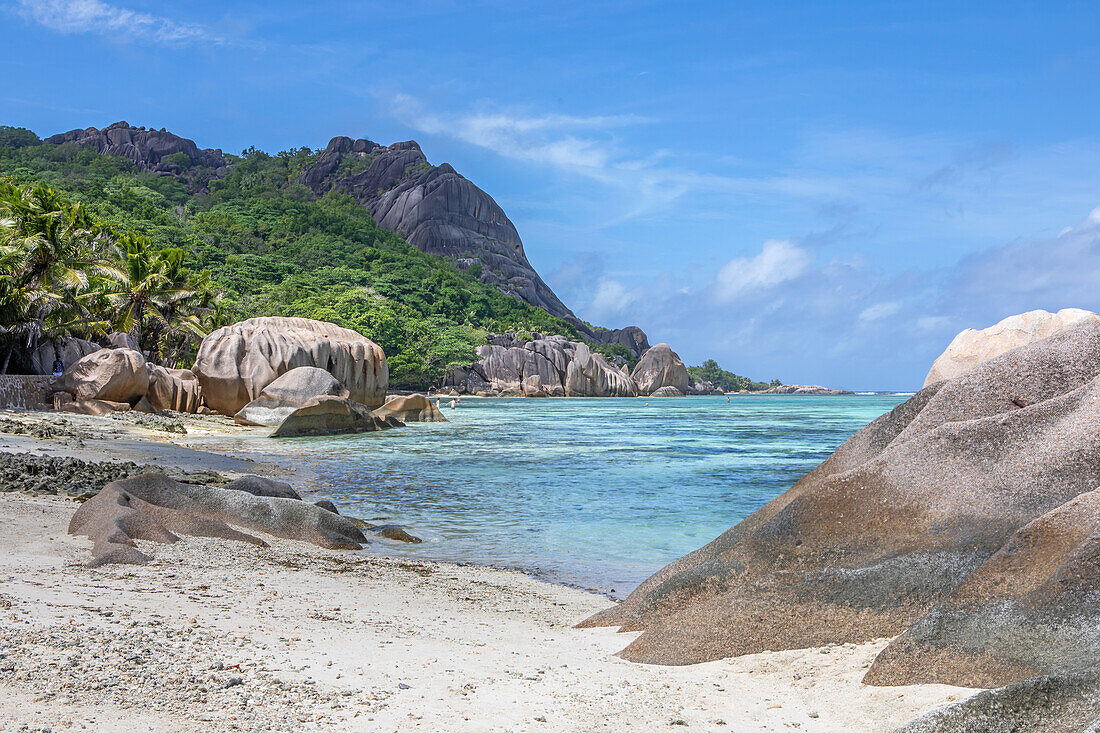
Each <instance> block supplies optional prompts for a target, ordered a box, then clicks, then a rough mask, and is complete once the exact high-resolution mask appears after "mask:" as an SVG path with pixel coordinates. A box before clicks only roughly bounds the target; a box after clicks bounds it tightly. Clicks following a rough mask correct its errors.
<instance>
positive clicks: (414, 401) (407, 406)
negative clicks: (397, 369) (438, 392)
mask: <svg viewBox="0 0 1100 733" xmlns="http://www.w3.org/2000/svg"><path fill="white" fill-rule="evenodd" d="M374 414H375V415H378V416H379V417H394V418H397V419H398V420H400V421H401V422H447V418H445V417H443V413H442V412H440V411H439V408H438V407H436V406H435V403H434V402H432V401H431V400H430V399H428V398H427V397H425V396H424V395H422V394H411V395H408V396H401V395H394V396H393V397H390V398H389V399H388V400H386V404H384V405H382V406H381V407H378V408H375V410H374Z"/></svg>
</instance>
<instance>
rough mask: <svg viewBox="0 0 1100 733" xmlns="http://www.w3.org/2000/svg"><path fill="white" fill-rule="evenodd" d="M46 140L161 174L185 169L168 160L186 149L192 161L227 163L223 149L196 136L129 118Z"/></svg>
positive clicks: (211, 164)
mask: <svg viewBox="0 0 1100 733" xmlns="http://www.w3.org/2000/svg"><path fill="white" fill-rule="evenodd" d="M43 142H47V143H53V144H55V145H61V144H62V143H75V144H76V145H79V146H81V147H87V148H92V149H93V150H95V151H96V152H97V153H102V154H108V155H118V156H120V157H123V158H127V159H129V160H131V161H133V162H134V164H135V165H136V166H137V167H138V168H141V169H142V170H147V171H153V172H154V173H160V174H175V175H179V174H180V173H181V172H182V171H181V170H180V167H179V166H178V165H176V164H175V163H173V162H171V161H168V160H166V158H167V157H168V156H170V155H172V154H173V153H183V154H184V155H186V156H187V159H188V160H189V161H190V162H191V164H192V165H201V166H208V167H211V168H223V167H225V165H226V164H227V161H226V159H225V158H224V157H223V156H222V151H221V150H210V149H205V150H201V149H199V147H198V146H197V145H195V142H194V141H193V140H188V139H187V138H182V137H179V136H178V135H173V134H172V133H170V132H168V131H167V130H164V129H163V128H162V129H160V130H154V129H148V130H147V129H145V128H144V127H131V126H130V125H129V124H127V123H126V122H116V123H114V124H113V125H109V126H108V127H105V128H103V129H102V130H100V129H97V128H95V127H89V128H87V129H84V130H70V131H69V132H63V133H60V134H57V135H52V136H51V137H48V138H46V139H45V140H44V141H43Z"/></svg>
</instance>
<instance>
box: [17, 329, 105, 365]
mask: <svg viewBox="0 0 1100 733" xmlns="http://www.w3.org/2000/svg"><path fill="white" fill-rule="evenodd" d="M100 348H102V347H100V345H99V344H95V343H92V342H91V341H85V340H83V339H78V338H62V339H57V340H55V341H47V342H46V343H44V344H40V345H39V346H38V348H36V349H35V350H34V351H32V352H30V358H29V361H30V363H29V364H26V365H25V367H26V368H28V370H29V371H30V373H31V374H53V365H54V364H55V363H56V362H57V360H58V358H60V359H61V363H62V366H63V367H64V368H66V369H67V368H68V367H70V366H72V365H73V364H75V363H76V362H77V361H79V360H80V359H82V358H83V357H85V356H87V355H88V354H90V353H92V352H93V351H99V350H100ZM25 361H26V359H25Z"/></svg>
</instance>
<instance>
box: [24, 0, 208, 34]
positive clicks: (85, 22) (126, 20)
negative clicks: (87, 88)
mask: <svg viewBox="0 0 1100 733" xmlns="http://www.w3.org/2000/svg"><path fill="white" fill-rule="evenodd" d="M18 3H19V10H20V14H21V15H22V16H23V17H24V18H26V19H27V20H30V21H32V22H35V23H38V24H39V25H42V26H44V27H46V28H49V29H51V30H55V31H58V32H59V33H68V34H75V33H95V34H98V35H109V36H114V37H118V38H122V39H135V40H152V41H158V42H161V43H190V42H198V41H204V42H208V43H220V42H222V40H223V39H221V38H219V37H217V36H215V35H214V34H212V33H211V32H210V31H209V29H207V28H206V27H205V26H202V25H199V24H197V23H186V22H181V21H177V20H173V19H171V18H167V17H164V16H159V15H152V14H150V13H142V12H138V11H135V10H129V9H127V8H123V7H119V6H117V5H109V4H107V3H105V2H101V1H100V0H18Z"/></svg>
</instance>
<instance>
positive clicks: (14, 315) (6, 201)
mask: <svg viewBox="0 0 1100 733" xmlns="http://www.w3.org/2000/svg"><path fill="white" fill-rule="evenodd" d="M186 260H187V258H186V256H185V253H184V250H182V249H179V248H172V247H157V246H155V245H153V243H152V242H151V241H150V240H149V239H147V238H146V237H143V236H141V235H136V234H122V235H120V234H119V233H118V232H117V231H115V230H114V229H113V228H112V227H110V226H108V225H106V224H104V223H103V222H102V221H100V220H99V219H97V218H96V217H95V216H93V215H92V214H91V213H90V212H89V211H88V209H87V207H85V206H84V205H83V204H74V203H71V202H70V201H68V200H66V199H65V198H64V197H62V196H60V195H59V194H58V193H56V192H55V191H53V190H52V189H50V188H48V187H46V186H43V185H41V184H31V185H26V186H17V185H12V184H10V183H6V182H3V181H0V347H2V348H3V351H2V352H0V353H2V354H3V356H2V361H0V372H6V371H7V370H8V368H9V366H10V363H11V358H12V355H13V353H15V352H16V351H17V350H19V351H21V352H23V353H31V352H33V351H34V349H35V348H36V347H37V346H38V345H39V344H40V343H41V342H43V341H45V340H48V339H56V338H62V337H66V336H78V337H82V338H88V339H94V338H97V337H102V336H106V335H107V333H108V332H110V331H116V330H117V331H124V332H127V333H130V334H131V335H133V336H134V338H135V339H137V341H138V343H139V344H140V345H141V347H142V349H143V350H144V351H147V352H149V353H150V354H151V355H154V357H155V358H157V359H159V360H160V361H163V362H165V363H168V364H172V365H174V364H176V363H178V362H180V361H181V360H188V359H189V357H190V355H191V354H192V353H193V351H194V350H195V348H197V343H198V340H199V339H200V338H201V337H202V336H203V335H205V333H206V332H207V330H208V329H209V328H211V327H215V326H218V325H221V323H222V322H223V321H222V319H224V317H225V313H224V310H223V309H221V308H219V303H218V301H219V295H218V293H217V291H216V289H215V288H214V287H213V284H212V283H211V280H210V275H209V273H206V272H201V273H196V272H193V271H192V270H190V269H189V268H188V267H187V266H186V264H185V262H186Z"/></svg>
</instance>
